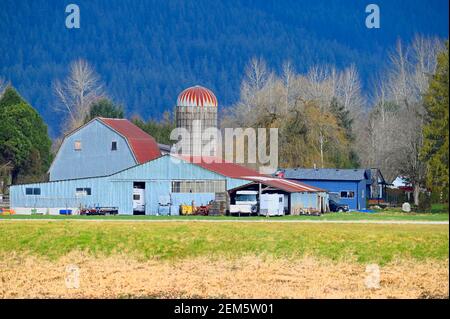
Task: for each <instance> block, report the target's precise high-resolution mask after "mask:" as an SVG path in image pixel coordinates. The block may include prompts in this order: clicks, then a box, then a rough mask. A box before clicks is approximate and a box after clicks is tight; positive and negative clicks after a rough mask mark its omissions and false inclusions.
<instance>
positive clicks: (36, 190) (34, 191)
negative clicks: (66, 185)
mask: <svg viewBox="0 0 450 319" xmlns="http://www.w3.org/2000/svg"><path fill="white" fill-rule="evenodd" d="M25 195H41V189H40V188H25Z"/></svg>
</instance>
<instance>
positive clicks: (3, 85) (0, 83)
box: [0, 77, 8, 98]
mask: <svg viewBox="0 0 450 319" xmlns="http://www.w3.org/2000/svg"><path fill="white" fill-rule="evenodd" d="M7 86H8V83H7V82H6V80H4V79H3V78H2V77H0V98H1V97H2V95H3V92H4V91H5V89H6V87H7Z"/></svg>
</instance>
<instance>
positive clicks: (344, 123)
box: [330, 98, 360, 167]
mask: <svg viewBox="0 0 450 319" xmlns="http://www.w3.org/2000/svg"><path fill="white" fill-rule="evenodd" d="M330 111H331V113H332V114H333V115H334V116H335V117H336V120H337V123H338V125H339V127H341V128H342V129H344V132H345V137H346V139H347V140H348V141H349V142H350V144H349V145H350V149H349V151H348V157H347V158H348V161H347V162H345V161H344V162H342V161H341V160H340V161H338V163H339V162H340V163H342V165H343V167H359V165H360V163H359V158H358V154H357V153H356V151H355V150H354V149H353V148H352V147H351V145H352V144H353V142H354V141H355V135H354V134H353V130H352V127H353V119H352V117H351V114H350V111H349V110H346V109H345V107H344V105H342V104H341V103H339V101H338V100H337V99H336V98H333V99H332V100H331V104H330ZM340 155H342V154H340Z"/></svg>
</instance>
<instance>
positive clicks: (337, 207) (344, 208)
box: [330, 199, 348, 213]
mask: <svg viewBox="0 0 450 319" xmlns="http://www.w3.org/2000/svg"><path fill="white" fill-rule="evenodd" d="M330 210H331V211H332V212H339V213H342V212H348V205H347V204H341V203H338V202H336V201H334V200H332V199H330Z"/></svg>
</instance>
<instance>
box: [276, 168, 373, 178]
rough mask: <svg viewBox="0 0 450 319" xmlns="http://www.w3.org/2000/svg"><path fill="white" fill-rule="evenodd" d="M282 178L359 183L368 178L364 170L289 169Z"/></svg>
mask: <svg viewBox="0 0 450 319" xmlns="http://www.w3.org/2000/svg"><path fill="white" fill-rule="evenodd" d="M284 177H285V178H292V179H301V180H339V181H361V180H364V179H367V178H368V177H369V176H367V172H366V170H365V169H336V168H290V169H285V170H284Z"/></svg>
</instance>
